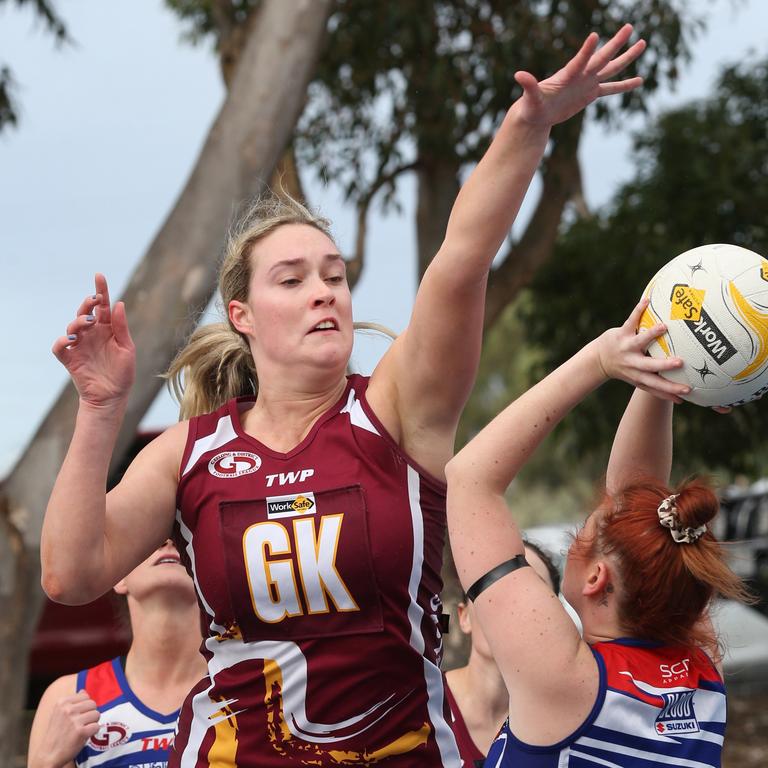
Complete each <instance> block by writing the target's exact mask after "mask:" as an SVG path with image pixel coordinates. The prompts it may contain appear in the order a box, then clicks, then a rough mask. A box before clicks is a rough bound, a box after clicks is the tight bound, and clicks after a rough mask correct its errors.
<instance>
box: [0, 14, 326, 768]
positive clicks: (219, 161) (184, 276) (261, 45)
mask: <svg viewBox="0 0 768 768" xmlns="http://www.w3.org/2000/svg"><path fill="white" fill-rule="evenodd" d="M331 6H332V0H293V2H290V3H286V2H284V1H283V0H264V2H263V3H262V4H261V6H260V8H259V11H258V14H257V17H256V18H255V19H254V22H253V24H252V25H251V26H250V27H249V30H248V35H247V40H246V42H245V45H244V47H243V49H242V56H241V60H240V62H239V64H238V66H237V70H236V72H234V73H233V75H232V79H231V83H230V86H229V89H228V94H227V98H226V100H225V102H224V105H223V106H222V108H221V111H220V113H219V115H218V117H217V118H216V121H215V122H214V124H213V127H212V128H211V130H210V133H209V134H208V137H207V140H206V142H205V145H204V146H203V149H202V151H201V153H200V156H199V158H198V160H197V163H196V165H195V167H194V169H193V171H192V173H191V175H190V177H189V180H188V181H187V184H186V186H185V187H184V190H183V191H182V193H181V195H180V197H179V199H178V200H177V202H176V204H175V205H174V207H173V209H172V210H171V212H170V214H169V215H168V218H167V219H166V220H165V223H164V224H163V225H162V227H161V228H160V231H159V232H158V233H157V235H156V237H155V239H154V241H153V243H152V244H151V246H150V247H149V250H148V251H147V253H146V254H145V256H144V258H143V259H142V261H141V262H140V264H139V265H138V267H137V268H136V271H135V272H134V274H133V276H132V277H131V280H130V282H129V285H128V287H127V288H126V291H125V294H124V295H123V297H122V298H123V299H124V300H125V302H126V305H127V309H128V317H129V322H130V325H131V331H132V334H133V338H134V341H135V342H136V347H137V349H138V360H137V372H136V373H137V375H136V384H135V385H134V388H133V392H132V395H131V400H130V403H129V406H128V410H127V413H126V417H125V422H124V424H123V428H122V431H121V434H120V437H119V439H118V443H117V447H116V451H115V456H114V457H113V461H114V462H115V463H116V462H118V461H119V460H120V458H121V457H122V456H123V454H124V453H125V451H126V449H127V447H128V446H129V444H130V442H131V440H132V438H133V436H134V435H135V433H136V428H137V426H138V424H139V422H140V420H141V418H142V417H143V415H144V413H145V412H146V411H147V409H148V408H149V406H150V405H151V403H152V401H153V400H154V398H155V396H156V395H157V392H158V390H159V389H160V387H161V384H162V382H161V380H160V379H159V378H158V374H159V373H160V372H162V371H163V370H165V369H166V368H167V366H168V363H169V362H170V360H171V359H172V357H173V355H174V354H175V352H176V350H177V348H178V345H179V344H180V343H181V342H182V341H183V340H184V339H185V338H186V336H187V335H188V334H189V332H190V331H191V330H192V327H193V326H194V323H195V318H196V317H197V316H198V314H199V312H200V311H201V310H202V309H203V308H204V307H205V306H206V305H207V303H208V302H209V300H210V298H211V297H212V295H213V293H214V291H215V287H216V266H217V260H218V254H219V249H220V246H221V243H222V241H223V239H224V235H225V233H226V229H227V227H228V225H229V222H230V220H231V218H232V214H233V211H234V210H235V209H236V207H237V206H238V205H239V204H240V203H241V202H242V201H243V200H244V199H247V198H249V197H251V196H253V195H254V194H256V193H258V192H259V190H260V188H261V187H262V185H263V184H264V182H265V181H266V180H268V179H269V178H270V176H271V174H272V172H273V170H274V169H275V166H276V164H277V162H278V160H279V158H280V156H281V154H282V152H283V150H284V148H285V146H286V144H287V143H288V141H289V139H290V136H291V133H292V131H293V128H294V124H295V123H296V120H297V119H298V116H299V114H300V113H301V110H302V108H303V105H304V101H305V97H306V89H307V84H308V83H309V81H310V79H311V78H312V75H313V72H314V70H315V67H316V64H317V59H318V56H319V53H320V50H321V48H322V45H323V42H324V38H325V30H326V23H327V19H328V15H329V13H330V10H331ZM83 279H84V280H85V281H86V282H84V284H83V285H84V290H86V289H87V276H85V275H84V276H83ZM72 301H73V307H74V306H75V305H76V303H77V301H79V299H78V297H74V296H73V297H72ZM54 335H55V334H54V332H53V331H52V333H51V336H52V338H53V336H54ZM76 411H77V395H76V393H75V391H74V388H73V387H72V386H71V385H70V386H67V387H66V388H65V389H64V391H63V392H62V393H61V395H60V396H59V398H58V399H57V401H56V402H55V404H54V405H53V406H52V408H51V409H50V411H49V412H48V414H47V415H46V417H45V418H44V420H43V422H42V424H41V425H40V427H39V429H38V430H37V432H36V434H35V435H34V437H33V438H32V440H31V442H30V443H29V445H28V446H27V448H26V450H25V451H24V453H23V455H22V457H21V458H20V460H19V461H18V463H17V464H16V466H15V468H14V469H13V470H12V472H11V474H10V475H9V476H8V478H7V480H6V481H5V483H4V484H3V487H2V493H1V494H0V616H2V617H3V621H2V623H0V744H2V745H3V749H2V750H1V751H0V768H5V766H11V765H13V764H14V761H15V758H14V756H15V755H16V753H17V750H18V749H19V747H20V746H21V745H20V743H19V732H20V713H21V710H22V706H23V701H24V691H25V688H26V669H25V666H24V664H23V663H20V662H21V660H23V659H24V658H25V657H26V654H27V650H28V646H29V642H30V638H31V637H32V633H33V631H34V627H35V624H36V621H37V616H38V612H39V609H40V606H41V603H42V591H41V589H40V586H39V581H40V557H39V545H40V530H41V527H42V520H43V513H44V511H45V506H46V503H47V500H48V496H49V494H50V491H51V487H52V485H53V480H54V478H55V477H56V473H57V471H58V469H59V467H60V465H61V462H62V460H63V458H64V454H65V452H66V449H67V446H68V444H69V440H70V436H71V433H72V427H73V423H74V417H75V413H76Z"/></svg>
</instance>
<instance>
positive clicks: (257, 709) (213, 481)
mask: <svg viewBox="0 0 768 768" xmlns="http://www.w3.org/2000/svg"><path fill="white" fill-rule="evenodd" d="M367 384H368V379H367V378H364V377H361V376H351V377H349V380H348V383H347V388H346V391H345V393H344V395H343V397H342V398H341V399H340V400H339V402H338V403H336V405H334V406H333V407H332V408H331V409H330V410H328V411H327V412H326V413H325V414H324V415H323V416H321V417H320V418H319V419H318V421H317V422H316V423H315V425H314V426H313V427H312V429H311V431H310V432H309V434H308V435H307V437H306V438H305V439H304V440H303V441H302V442H301V443H300V444H299V445H297V446H296V447H295V448H294V449H293V450H291V451H290V452H288V453H278V452H276V451H273V450H271V449H270V448H269V447H267V446H265V445H263V444H262V443H260V442H259V441H258V440H256V439H254V438H252V437H250V436H248V435H247V434H245V432H244V431H243V429H242V426H241V413H242V412H243V410H244V409H246V408H248V407H249V406H250V404H251V403H252V402H253V398H239V399H238V400H232V401H230V402H229V403H227V404H226V405H225V406H223V407H222V408H220V409H219V410H218V411H216V412H215V413H212V414H207V415H205V416H200V417H197V418H194V419H192V420H191V421H190V427H189V437H188V440H187V445H186V449H185V452H184V457H183V460H182V466H181V469H180V481H179V490H178V498H177V514H176V529H175V538H176V540H177V544H178V547H179V551H180V552H181V553H182V554H183V556H184V557H185V559H186V561H187V564H188V567H189V568H190V571H191V573H192V576H193V578H194V581H195V585H196V588H197V594H198V599H199V601H200V605H201V610H202V611H203V614H204V620H205V622H206V624H207V627H206V633H205V634H206V635H207V638H206V639H205V640H204V642H203V653H204V655H205V657H206V660H207V662H208V672H209V677H207V678H205V679H204V680H203V681H201V683H200V684H199V685H198V686H196V687H195V689H193V691H192V692H191V693H190V695H189V696H188V698H187V700H186V702H185V704H184V706H183V707H182V712H181V715H180V718H179V732H178V734H177V736H176V740H175V744H174V755H173V757H172V759H171V763H170V764H171V765H174V766H183V767H184V768H186V767H187V766H189V767H192V766H195V767H196V766H201V765H209V764H215V765H222V766H230V765H231V766H235V765H237V766H240V767H241V768H247V767H248V766H286V765H297V766H298V765H301V766H339V765H381V766H382V768H389V767H390V766H392V768H409V767H410V766H451V767H454V766H456V767H458V766H459V755H458V750H457V747H456V741H455V739H454V737H453V734H452V732H451V729H450V726H449V724H448V722H447V709H446V706H445V703H444V690H443V680H442V675H441V673H440V669H439V663H440V656H441V650H442V640H441V632H440V627H439V615H440V610H441V604H440V597H439V594H440V589H441V586H442V583H441V579H440V565H441V559H442V549H443V542H444V539H445V526H446V522H445V486H444V484H443V483H441V482H440V481H438V480H436V479H435V478H433V477H431V476H430V475H428V474H427V473H426V472H425V471H423V470H422V469H420V468H419V467H418V466H417V465H416V464H415V463H414V462H413V461H412V460H410V459H409V458H408V457H407V456H406V455H404V454H403V452H402V451H401V450H400V448H399V447H398V446H397V444H396V443H395V442H394V441H393V440H392V438H391V437H390V436H389V435H388V434H387V432H386V431H385V430H384V428H383V427H382V425H381V423H380V422H379V421H378V419H377V418H376V416H375V415H374V414H373V413H372V411H371V409H370V408H369V406H368V404H367V402H366V400H365V390H366V387H367Z"/></svg>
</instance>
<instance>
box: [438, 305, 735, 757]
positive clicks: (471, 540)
mask: <svg viewBox="0 0 768 768" xmlns="http://www.w3.org/2000/svg"><path fill="white" fill-rule="evenodd" d="M646 303H647V302H645V301H643V302H641V303H640V304H639V305H638V306H637V307H636V309H635V310H634V312H633V313H632V315H631V316H630V318H629V319H628V320H627V322H626V323H625V324H624V325H623V326H622V327H621V328H614V329H611V330H609V331H606V332H605V333H604V334H603V335H601V336H600V337H599V338H598V339H596V340H594V341H592V342H590V343H589V344H587V345H586V346H585V347H584V348H583V349H582V350H581V351H580V352H578V353H577V354H576V355H575V356H574V357H573V358H571V359H570V360H569V361H567V362H566V363H565V364H564V365H562V366H561V367H560V368H558V369H557V370H556V371H555V372H553V373H552V374H550V375H549V376H548V377H547V378H545V379H544V380H543V381H541V382H539V383H538V384H537V385H535V386H534V387H532V388H531V389H530V390H529V391H528V392H526V393H525V394H524V395H523V396H521V397H520V398H518V400H516V401H515V402H513V403H512V404H511V405H510V406H508V407H507V409H506V410H505V411H503V413H502V414H500V415H499V416H498V417H497V418H496V419H494V420H493V422H491V424H490V425H489V426H488V427H486V428H485V429H484V430H483V431H482V432H481V433H480V434H479V435H478V436H477V437H476V438H475V439H474V440H472V442H471V443H469V444H468V445H467V446H466V447H465V448H464V449H463V450H462V451H461V452H460V453H459V454H458V455H457V456H456V458H455V459H453V460H452V461H451V462H450V463H449V466H448V470H447V474H448V488H449V490H448V517H449V529H450V536H451V544H452V548H453V553H454V557H455V561H456V565H457V568H458V571H459V575H460V577H461V580H462V583H463V584H464V587H465V589H466V590H467V593H468V595H469V597H470V598H471V599H474V600H475V603H474V606H475V613H476V616H477V618H478V619H479V622H480V624H481V626H482V628H483V631H484V633H485V635H486V637H487V639H488V642H489V643H490V646H491V649H492V651H493V654H494V656H495V658H496V661H497V663H498V665H499V668H500V669H501V672H502V674H503V676H504V679H505V681H506V683H507V687H508V689H509V690H510V692H511V694H512V695H511V697H510V702H509V720H508V725H506V726H505V727H504V728H503V729H502V732H501V733H500V735H499V738H498V739H497V740H496V741H495V742H494V744H493V745H492V747H491V750H490V752H489V754H488V764H490V765H493V766H499V765H501V766H513V765H514V766H515V768H525V766H534V765H535V766H536V768H564V766H575V765H578V766H590V765H595V766H597V765H603V766H604V765H614V766H636V765H642V766H643V767H644V768H648V766H650V765H667V764H669V763H673V764H676V765H682V764H685V765H692V764H693V763H692V762H690V761H696V763H695V764H696V765H711V766H717V765H719V764H720V752H721V748H722V739H723V733H724V729H725V693H724V688H723V685H722V679H721V676H720V674H719V672H718V670H716V669H715V667H714V665H713V663H712V662H711V661H710V659H709V657H708V656H707V655H705V653H704V652H703V651H702V648H703V649H705V650H706V651H707V652H708V653H709V654H712V655H716V654H717V647H716V641H715V638H714V637H713V634H712V629H711V624H710V623H709V621H708V608H709V603H710V601H711V600H712V598H713V597H714V596H715V595H716V594H717V593H720V594H722V595H724V596H728V597H732V598H736V599H739V598H744V597H745V592H744V588H743V585H742V584H741V582H740V581H739V579H738V578H737V577H736V576H735V574H733V573H732V572H731V571H730V570H729V568H728V567H727V565H726V563H725V561H724V558H723V554H722V552H721V550H720V548H719V546H718V544H717V542H716V540H715V539H714V537H713V535H712V534H711V533H710V532H709V529H708V528H707V523H708V522H709V520H711V519H712V518H713V517H714V515H715V514H716V513H717V510H718V500H717V498H716V496H715V495H714V493H713V492H712V491H711V490H710V489H709V488H708V487H707V486H706V485H705V484H704V483H702V482H697V481H693V482H690V481H689V482H686V483H684V484H683V485H682V486H680V488H679V489H677V490H676V491H675V492H674V493H673V492H672V491H671V490H670V489H669V488H668V487H667V483H668V478H669V472H670V468H671V459H672V402H670V401H678V400H679V397H678V395H679V394H683V393H685V391H686V388H685V387H681V386H676V388H671V387H670V385H669V382H668V381H666V380H665V379H663V378H662V377H660V376H659V375H658V372H659V371H661V370H665V369H669V368H672V367H674V366H679V365H680V364H681V361H680V360H679V359H669V360H665V361H656V360H652V359H650V358H648V357H646V356H645V355H644V351H645V349H646V348H647V346H648V344H649V343H650V342H651V340H652V339H653V338H655V337H658V336H659V335H661V334H662V333H663V332H664V330H665V329H664V326H662V325H660V326H655V327H654V328H652V329H650V330H648V331H641V332H640V333H638V334H636V332H635V329H637V328H638V325H639V321H640V317H641V314H642V311H643V309H644V307H645V305H646ZM608 378H618V379H622V380H624V381H627V382H630V383H632V384H635V385H636V386H639V387H641V388H642V389H644V390H646V391H641V390H638V391H636V392H635V394H634V395H633V397H632V399H631V401H630V404H629V406H628V408H627V411H626V413H625V415H624V417H623V420H622V422H621V424H620V426H619V430H618V432H617V435H616V439H615V442H614V447H613V450H612V453H611V458H610V462H609V466H608V473H607V493H606V495H605V498H604V500H603V502H602V503H601V504H600V505H599V506H598V508H597V509H596V510H595V511H594V512H592V514H591V515H590V516H589V517H588V518H587V521H586V523H585V525H584V527H583V529H582V530H581V531H580V532H579V534H578V535H577V537H576V539H575V541H574V543H573V545H572V546H571V549H570V551H569V553H568V559H567V562H566V567H565V573H564V576H563V594H564V596H565V597H566V599H567V600H568V601H569V602H570V603H571V605H572V606H573V607H574V608H575V609H576V611H577V612H578V614H579V617H580V618H581V621H582V623H583V626H584V639H583V640H582V638H581V637H580V636H579V633H578V631H577V630H576V628H575V626H574V625H573V622H572V621H571V620H570V618H569V617H568V615H567V614H566V612H565V610H564V608H563V606H562V605H561V603H560V602H559V601H558V600H557V599H556V598H555V597H554V595H553V594H552V593H551V591H550V590H549V589H548V588H546V587H545V586H544V585H543V584H542V582H541V579H539V577H538V576H537V575H536V574H535V573H534V572H533V570H532V569H531V568H528V567H524V566H525V561H524V559H522V555H521V553H522V552H523V543H522V540H521V537H520V532H519V530H518V528H517V526H516V524H515V522H514V520H513V519H512V517H511V515H510V514H509V511H508V509H507V506H506V504H505V502H504V493H505V491H506V489H507V487H508V486H509V484H510V482H511V481H512V479H513V478H514V476H515V475H516V474H517V472H518V471H519V470H520V469H521V467H522V466H523V465H524V464H525V463H526V461H527V460H528V459H529V458H530V456H531V454H532V453H533V451H534V450H535V448H536V447H537V446H538V444H539V443H540V442H541V440H542V439H543V438H544V437H546V435H548V434H549V432H550V431H551V430H552V429H553V427H554V426H555V425H556V424H557V423H558V422H559V421H560V420H561V419H562V418H563V417H564V416H565V415H566V414H567V413H568V412H569V411H570V410H571V408H573V407H574V406H575V405H576V404H577V403H579V402H580V401H581V400H582V399H583V398H584V397H585V396H586V395H587V394H589V393H590V392H591V391H592V390H593V389H595V388H596V387H597V386H599V385H600V384H601V383H603V382H604V381H605V380H606V379H608ZM649 393H654V394H655V395H658V396H659V397H660V398H664V399H658V398H657V397H653V396H652V395H651V394H649ZM681 761H683V762H681Z"/></svg>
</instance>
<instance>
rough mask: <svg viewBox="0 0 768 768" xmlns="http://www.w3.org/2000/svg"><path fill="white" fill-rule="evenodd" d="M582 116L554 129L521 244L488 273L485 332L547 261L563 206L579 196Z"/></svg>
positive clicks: (555, 236)
mask: <svg viewBox="0 0 768 768" xmlns="http://www.w3.org/2000/svg"><path fill="white" fill-rule="evenodd" d="M582 124H583V113H582V114H580V115H577V116H576V117H573V118H571V119H570V120H569V121H568V122H567V123H564V124H562V125H559V126H557V129H556V132H553V138H554V137H556V138H555V143H554V147H553V149H552V152H551V154H550V155H549V157H548V158H547V160H546V162H545V164H544V166H543V168H542V176H543V185H542V190H541V197H540V198H539V202H538V204H537V205H536V210H535V211H534V213H533V216H532V217H531V220H530V222H529V223H528V226H527V227H526V229H525V232H524V233H523V236H522V237H521V238H520V241H519V242H518V243H517V244H516V245H515V246H514V247H513V248H511V249H510V252H509V253H508V254H507V257H506V258H505V259H504V261H503V262H502V263H501V265H500V266H499V267H498V268H497V269H495V270H493V271H492V272H491V276H490V280H489V283H488V293H487V295H486V299H485V331H486V332H487V331H488V329H489V328H491V327H492V326H493V324H494V323H495V322H496V321H497V320H498V319H499V317H500V316H501V313H502V312H503V311H504V309H505V308H506V307H507V306H508V305H509V304H510V303H511V302H512V301H513V299H514V298H515V297H516V296H517V294H518V293H519V292H520V291H521V290H522V289H523V288H525V286H526V285H528V283H529V282H530V281H531V279H532V278H533V276H534V275H535V274H536V270H537V269H538V268H539V267H540V266H541V265H542V264H543V263H544V262H545V261H546V260H547V259H548V258H549V257H550V255H551V254H552V249H553V248H554V245H555V241H556V240H557V234H558V232H559V230H560V221H561V219H562V217H563V210H564V209H565V206H566V203H568V201H569V200H570V199H571V198H572V197H573V196H574V195H578V194H579V193H580V192H581V172H580V169H579V159H578V150H579V139H580V137H581V129H582Z"/></svg>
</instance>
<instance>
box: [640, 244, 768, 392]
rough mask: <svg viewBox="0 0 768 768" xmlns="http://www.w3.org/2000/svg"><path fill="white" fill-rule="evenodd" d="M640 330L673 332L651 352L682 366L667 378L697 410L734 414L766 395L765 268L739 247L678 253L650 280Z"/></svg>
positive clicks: (767, 303) (760, 259)
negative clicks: (685, 390) (684, 387)
mask: <svg viewBox="0 0 768 768" xmlns="http://www.w3.org/2000/svg"><path fill="white" fill-rule="evenodd" d="M643 296H647V297H648V298H649V299H650V304H649V305H648V308H647V309H646V310H645V313H644V314H643V317H642V319H641V321H640V328H650V327H651V326H652V325H655V324H656V323H658V322H663V323H665V324H666V325H667V328H668V331H667V333H665V334H664V335H663V336H661V337H659V339H657V340H656V341H654V342H653V343H652V344H651V346H650V347H649V348H648V353H649V354H650V355H651V356H653V357H657V358H658V357H673V356H677V357H680V358H682V360H683V361H684V365H683V367H682V368H680V369H677V370H675V371H666V372H665V373H663V374H662V375H663V376H665V377H667V378H668V379H671V380H672V381H677V382H680V383H682V384H688V385H689V386H690V387H691V392H690V394H688V395H685V396H684V398H685V399H686V400H688V401H690V402H692V403H696V404H697V405H704V406H715V405H719V406H736V405H743V404H744V403H748V402H749V401H751V400H757V399H758V398H759V397H762V395H763V394H764V393H765V392H766V391H768V260H766V259H764V258H763V257H762V256H760V255H758V254H757V253H754V252H752V251H749V250H747V249H746V248H740V247H739V246H736V245H723V244H717V245H702V246H700V247H699V248H693V249H691V250H690V251H686V252H685V253H681V254H680V255H679V256H676V257H675V258H674V259H672V261H670V262H669V263H668V264H666V265H665V266H663V267H662V268H661V269H660V270H659V271H658V272H657V273H656V275H655V276H654V277H653V279H652V280H651V282H650V283H649V284H648V287H647V288H646V289H645V292H644V294H643Z"/></svg>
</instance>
